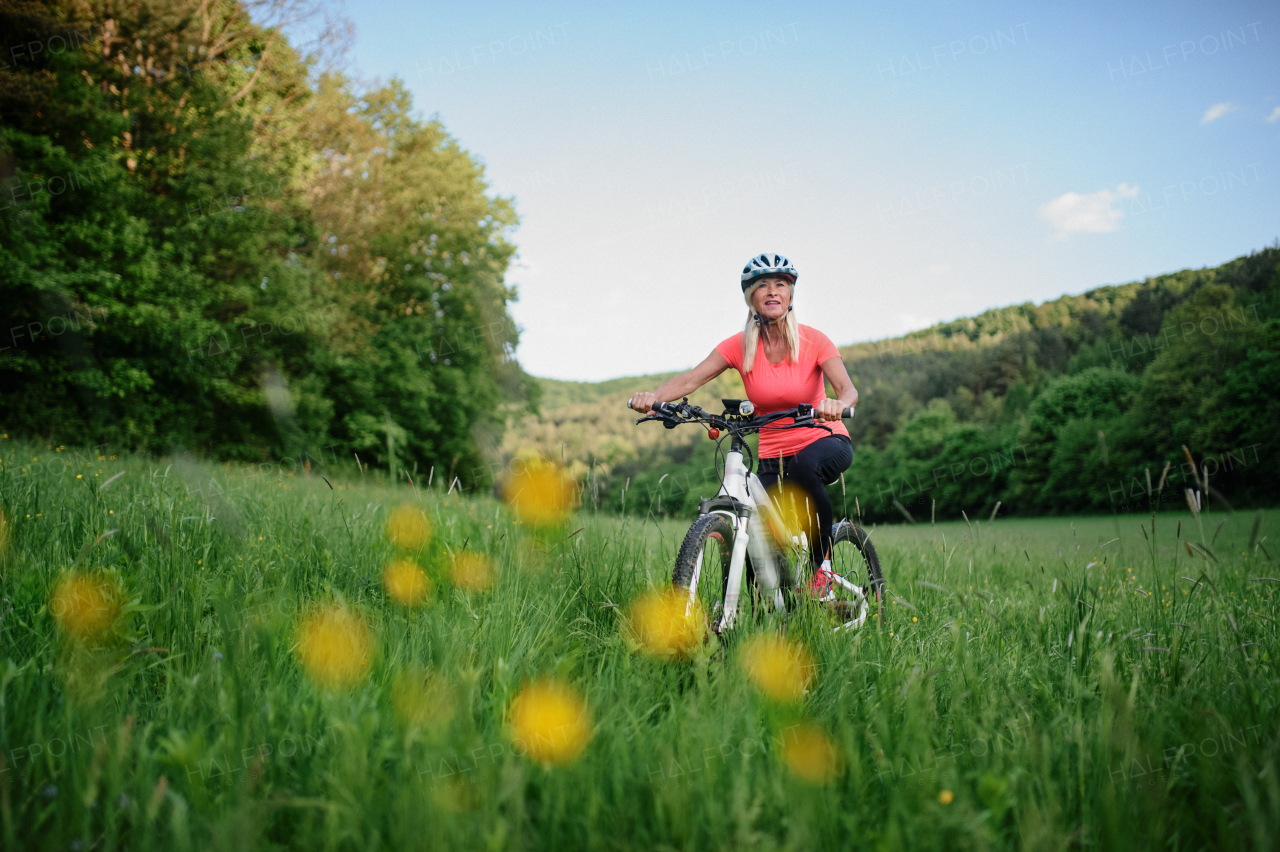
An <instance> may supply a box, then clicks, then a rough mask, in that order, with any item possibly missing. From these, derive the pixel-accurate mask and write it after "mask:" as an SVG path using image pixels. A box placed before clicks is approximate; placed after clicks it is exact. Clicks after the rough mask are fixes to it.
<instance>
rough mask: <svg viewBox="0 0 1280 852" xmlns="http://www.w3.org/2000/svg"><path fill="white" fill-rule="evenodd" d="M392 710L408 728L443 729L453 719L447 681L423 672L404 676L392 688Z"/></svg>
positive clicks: (418, 671)
mask: <svg viewBox="0 0 1280 852" xmlns="http://www.w3.org/2000/svg"><path fill="white" fill-rule="evenodd" d="M391 707H392V709H394V710H395V714H396V718H397V719H399V720H400V723H401V724H402V725H404V726H405V727H407V728H425V727H435V728H443V727H445V726H446V725H448V724H449V722H450V721H451V720H452V719H453V701H452V699H451V697H450V695H449V685H448V684H447V683H445V681H444V678H442V677H440V676H439V675H436V674H432V673H431V672H428V671H426V670H425V669H422V668H413V669H410V670H409V671H405V672H401V673H400V674H399V675H398V676H397V677H396V680H395V683H393V684H392V686H391Z"/></svg>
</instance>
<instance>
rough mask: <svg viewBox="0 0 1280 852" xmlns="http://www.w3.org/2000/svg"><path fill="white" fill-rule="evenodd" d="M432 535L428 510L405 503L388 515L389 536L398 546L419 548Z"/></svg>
mask: <svg viewBox="0 0 1280 852" xmlns="http://www.w3.org/2000/svg"><path fill="white" fill-rule="evenodd" d="M430 537H431V524H430V522H429V521H428V520H427V514H426V512H424V511H422V509H420V508H418V507H417V506H411V505H409V504H408V503H404V504H402V505H400V506H397V507H396V508H395V509H393V510H392V511H391V514H390V515H389V516H388V517H387V538H389V539H391V543H392V544H394V545H395V546H396V547H399V548H402V549H404V550H417V549H418V548H419V547H422V545H424V544H426V543H427V539H428V538H430Z"/></svg>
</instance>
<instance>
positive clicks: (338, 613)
mask: <svg viewBox="0 0 1280 852" xmlns="http://www.w3.org/2000/svg"><path fill="white" fill-rule="evenodd" d="M372 653H373V636H372V635H371V634H370V632H369V628H368V626H366V625H365V623H364V619H362V618H361V617H360V616H358V615H356V614H355V613H354V612H351V611H350V610H348V609H346V608H344V607H340V606H328V607H324V608H322V609H318V610H316V611H315V612H313V613H311V614H310V615H309V616H307V617H306V619H304V620H303V622H302V624H301V625H300V626H299V628H298V661H299V662H300V663H301V664H302V668H303V671H305V672H306V673H307V674H308V675H309V676H310V677H311V679H312V680H314V681H316V682H317V683H319V684H320V685H321V686H325V687H328V688H329V689H346V688H348V687H351V686H354V685H355V684H356V683H359V682H360V681H361V680H363V679H364V678H365V676H366V675H367V674H368V672H369V657H370V656H371V655H372Z"/></svg>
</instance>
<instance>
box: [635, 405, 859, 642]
mask: <svg viewBox="0 0 1280 852" xmlns="http://www.w3.org/2000/svg"><path fill="white" fill-rule="evenodd" d="M721 402H722V403H723V404H724V409H725V410H724V413H723V414H718V415H717V414H711V413H709V412H707V411H703V410H702V409H701V408H699V407H697V406H695V405H690V404H689V400H688V398H687V397H686V398H685V399H684V400H682V401H681V402H678V403H676V402H662V403H657V404H656V405H655V406H654V407H653V410H652V412H651V413H650V414H648V415H646V416H645V417H641V418H640V419H639V420H637V421H636V424H637V425H639V424H640V423H645V422H647V421H651V420H656V421H659V422H661V423H662V424H663V426H665V427H666V428H668V429H674V428H675V427H677V426H680V425H684V424H690V423H696V424H698V425H700V426H702V427H703V428H704V429H706V430H707V433H708V437H710V438H712V439H713V440H717V452H716V457H717V465H716V467H717V471H716V473H717V476H718V477H719V479H720V491H719V493H718V494H717V495H716V496H715V497H711V498H708V499H705V500H703V501H702V502H701V503H700V504H699V505H698V518H697V520H695V521H694V522H693V526H691V527H690V528H689V532H688V533H686V534H685V537H684V541H683V543H682V544H681V545H680V551H679V554H678V555H677V556H676V566H675V570H674V572H673V573H672V577H671V582H672V584H673V585H674V586H675V587H676V588H677V589H681V590H687V591H688V595H689V601H688V604H687V606H686V608H685V615H686V616H691V615H692V614H693V613H694V612H695V610H697V609H699V608H700V609H701V610H702V612H704V613H707V614H708V618H709V620H710V623H711V628H712V630H713V631H714V632H715V633H716V634H717V635H723V634H724V632H725V631H726V630H729V629H731V628H732V627H733V626H734V624H735V623H736V622H737V621H739V620H740V619H744V618H746V619H751V618H755V617H758V616H763V615H765V614H766V613H770V612H772V613H776V614H779V615H782V616H784V617H785V616H786V615H787V614H788V613H789V612H793V611H795V610H796V609H797V608H798V605H799V602H800V601H802V600H804V591H802V590H803V589H807V588H809V580H810V574H811V571H810V567H809V566H810V561H809V540H808V534H807V533H806V532H805V531H804V530H803V529H799V530H797V529H792V527H796V526H797V524H795V523H794V521H793V522H792V523H791V524H790V525H789V524H787V523H786V521H785V520H784V513H783V512H781V511H779V507H778V506H777V505H775V503H774V501H773V499H771V498H770V496H769V494H768V493H766V491H765V488H764V486H763V484H762V483H761V482H760V479H759V477H757V476H756V474H755V472H754V470H753V468H754V466H755V463H754V460H751V461H747V462H744V460H743V459H744V456H746V457H748V458H749V457H750V455H751V449H750V446H749V445H748V444H747V443H746V437H747V436H748V435H750V434H753V433H759V432H761V431H764V430H767V429H825V430H826V431H828V432H831V428H830V427H828V426H825V425H823V424H822V423H821V422H820V421H818V420H817V419H815V417H814V412H813V406H812V405H799V406H797V407H796V408H792V409H789V410H787V411H777V412H773V413H772V414H766V415H761V416H755V408H754V406H753V405H752V403H751V402H750V401H749V400H737V399H723V400H721ZM627 404H628V406H629V405H630V401H628V403H627ZM852 416H853V409H852V408H846V409H845V410H844V411H843V412H842V417H843V418H844V419H848V418H850V417H852ZM787 419H790V420H792V421H793V422H791V423H787V424H780V423H779V421H782V420H787ZM722 433H723V434H724V436H725V437H728V438H730V439H731V440H730V445H729V451H728V453H726V454H725V455H724V467H723V470H721V469H720V465H719V463H718V462H719V457H720V447H721V446H722V444H723V438H721V434H722ZM829 484H830V483H829ZM831 532H832V552H831V557H830V559H831V573H832V575H833V576H832V577H831V578H830V579H831V581H832V582H831V583H830V585H829V587H828V590H827V591H826V593H825V594H824V595H822V596H821V597H816V598H814V599H815V600H816V602H817V603H818V604H820V605H821V606H822V607H823V608H824V609H825V610H826V611H827V612H829V613H831V614H832V615H834V616H835V617H836V621H837V622H838V624H837V626H836V627H835V628H834V629H835V630H837V631H839V630H852V629H856V628H858V627H861V626H862V625H863V624H864V623H865V622H866V620H867V617H868V615H869V613H870V606H871V603H872V601H874V602H875V603H876V604H877V605H879V603H880V601H881V598H882V596H883V592H884V579H883V577H882V575H881V573H880V559H879V557H878V556H877V555H876V549H875V547H874V546H873V545H872V544H871V537H870V536H869V535H868V534H867V532H866V531H865V530H863V529H862V528H861V527H859V526H858V525H857V524H854V523H852V522H850V521H848V520H842V521H840V522H839V523H837V524H835V525H834V526H833V527H832V531H831ZM744 584H745V586H746V589H747V593H746V595H744V594H743V587H744Z"/></svg>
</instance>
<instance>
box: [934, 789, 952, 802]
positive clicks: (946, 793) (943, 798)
mask: <svg viewBox="0 0 1280 852" xmlns="http://www.w3.org/2000/svg"><path fill="white" fill-rule="evenodd" d="M955 799H956V794H955V793H952V792H951V791H950V790H943V791H942V792H941V793H939V794H938V801H939V802H942V804H944V805H949V804H951V803H952V802H954V801H955Z"/></svg>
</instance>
